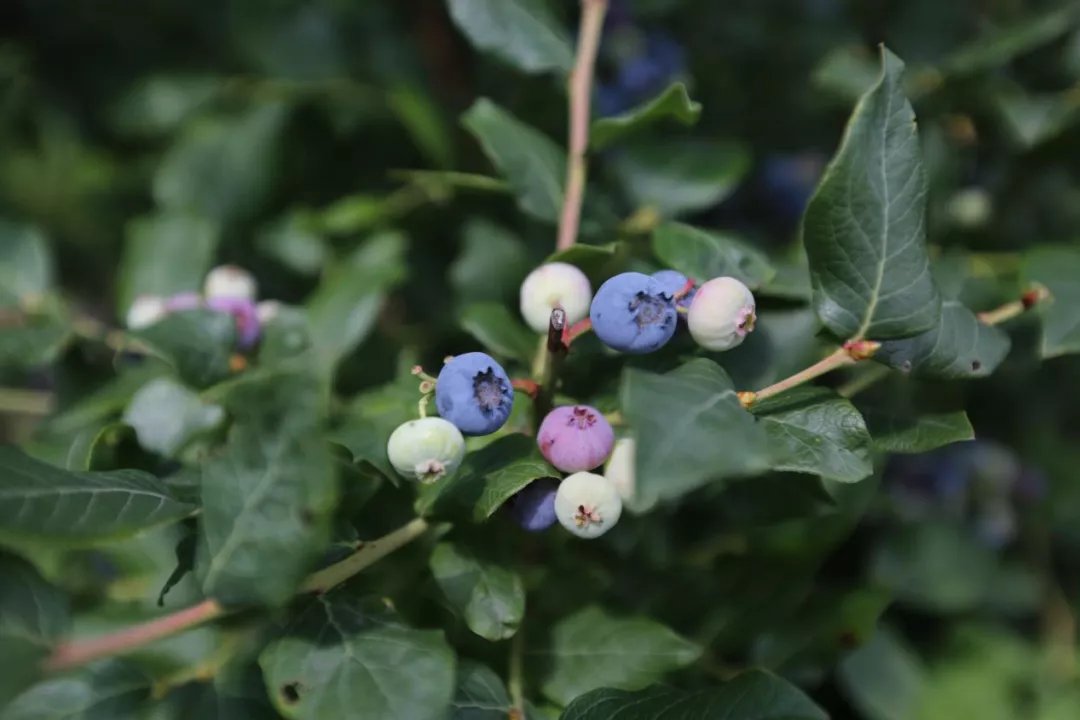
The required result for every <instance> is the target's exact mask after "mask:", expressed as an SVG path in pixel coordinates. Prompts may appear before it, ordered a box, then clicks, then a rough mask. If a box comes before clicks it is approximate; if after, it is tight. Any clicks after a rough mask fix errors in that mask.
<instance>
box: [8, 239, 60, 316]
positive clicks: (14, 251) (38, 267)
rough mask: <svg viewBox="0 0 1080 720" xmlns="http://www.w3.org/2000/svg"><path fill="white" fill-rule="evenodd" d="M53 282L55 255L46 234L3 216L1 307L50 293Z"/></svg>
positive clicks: (23, 303)
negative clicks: (51, 251)
mask: <svg viewBox="0 0 1080 720" xmlns="http://www.w3.org/2000/svg"><path fill="white" fill-rule="evenodd" d="M52 282H53V259H52V255H51V254H50V252H49V243H48V240H46V239H45V235H43V234H42V233H41V231H40V230H38V229H37V228H35V227H33V226H30V225H20V224H18V223H13V222H10V221H8V220H4V219H3V218H0V307H3V306H5V305H16V306H17V305H25V304H28V301H31V300H34V299H37V298H40V297H41V296H42V295H44V294H45V293H47V292H48V291H49V288H50V287H52ZM5 329H6V328H5Z"/></svg>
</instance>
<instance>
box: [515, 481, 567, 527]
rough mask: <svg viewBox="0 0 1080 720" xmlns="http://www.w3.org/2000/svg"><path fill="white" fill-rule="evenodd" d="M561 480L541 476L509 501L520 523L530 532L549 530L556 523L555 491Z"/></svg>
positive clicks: (516, 519)
mask: <svg viewBox="0 0 1080 720" xmlns="http://www.w3.org/2000/svg"><path fill="white" fill-rule="evenodd" d="M558 489H559V481H558V480H555V479H554V478H540V479H539V480H534V481H533V482H531V483H529V484H528V485H526V486H525V487H524V488H522V489H521V491H519V492H518V493H517V495H514V497H512V498H510V501H509V503H507V505H508V507H509V508H510V514H511V515H512V516H513V518H514V520H515V521H516V522H517V524H518V525H520V526H521V527H523V528H525V529H526V530H528V531H529V532H540V531H541V530H547V529H548V528H549V527H551V526H552V525H554V524H555V520H556V517H555V493H556V492H557V491H558Z"/></svg>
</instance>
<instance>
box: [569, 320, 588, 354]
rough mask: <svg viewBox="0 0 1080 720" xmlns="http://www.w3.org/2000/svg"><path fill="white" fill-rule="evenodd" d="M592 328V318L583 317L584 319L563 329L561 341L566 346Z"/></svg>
mask: <svg viewBox="0 0 1080 720" xmlns="http://www.w3.org/2000/svg"><path fill="white" fill-rule="evenodd" d="M590 330H592V320H590V319H589V318H585V319H584V320H578V321H577V322H576V323H574V324H573V325H571V326H570V327H568V328H566V329H564V330H563V336H562V342H563V345H565V346H566V347H570V344H571V343H573V342H574V341H575V340H577V339H578V338H579V337H581V336H582V335H584V334H585V333H587V332H589V331H590Z"/></svg>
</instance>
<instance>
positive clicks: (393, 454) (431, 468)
mask: <svg viewBox="0 0 1080 720" xmlns="http://www.w3.org/2000/svg"><path fill="white" fill-rule="evenodd" d="M386 455H387V457H389V459H390V464H391V465H393V466H394V469H395V470H397V471H398V473H400V474H401V475H402V476H403V477H407V478H410V479H416V480H419V481H420V482H423V483H432V482H435V481H436V480H438V479H439V478H441V477H443V476H445V475H450V474H452V473H453V472H454V471H455V470H457V469H458V466H459V465H461V461H462V459H464V457H465V438H464V437H462V435H461V431H460V430H458V429H457V428H456V427H454V424H453V423H451V422H448V421H446V420H443V419H442V418H437V417H428V418H420V419H419V420H410V421H409V422H406V423H404V424H402V425H399V426H398V427H397V428H396V429H395V430H394V432H393V433H391V434H390V440H389V442H387V443H386Z"/></svg>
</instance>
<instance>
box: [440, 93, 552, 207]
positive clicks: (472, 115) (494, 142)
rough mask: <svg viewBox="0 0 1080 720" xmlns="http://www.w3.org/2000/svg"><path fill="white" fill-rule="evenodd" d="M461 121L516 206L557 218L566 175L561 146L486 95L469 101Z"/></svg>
mask: <svg viewBox="0 0 1080 720" xmlns="http://www.w3.org/2000/svg"><path fill="white" fill-rule="evenodd" d="M461 122H462V124H463V125H464V126H465V129H466V130H468V131H469V132H470V133H472V135H473V137H475V138H476V139H477V141H478V142H479V143H480V145H481V147H483V149H484V154H486V155H487V156H488V159H490V160H491V162H492V164H493V165H495V167H496V168H498V170H499V172H500V173H502V175H503V176H504V177H505V178H506V180H507V181H508V182H509V183H510V186H511V187H512V188H513V190H514V194H515V195H516V196H517V199H518V207H520V208H521V209H522V211H524V212H526V213H528V214H529V215H532V216H533V217H535V218H536V219H538V220H546V221H548V222H551V223H554V222H555V221H556V220H558V217H559V211H560V210H561V208H562V200H563V182H564V180H565V177H566V156H565V153H564V152H563V150H562V149H561V148H560V147H559V146H558V145H556V144H555V143H554V142H553V141H552V140H551V139H550V138H549V137H547V136H546V135H544V134H543V133H541V132H540V131H539V130H536V129H535V128H533V127H531V126H529V125H526V124H525V123H523V122H521V121H520V120H518V119H517V118H516V117H514V116H513V115H511V114H510V113H509V112H507V111H506V110H503V109H502V108H501V107H499V106H498V105H496V104H495V103H493V102H491V101H490V100H488V99H487V98H480V99H479V100H477V101H476V102H475V103H473V105H472V107H470V108H469V109H468V110H466V111H465V113H464V114H463V115H462V116H461Z"/></svg>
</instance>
